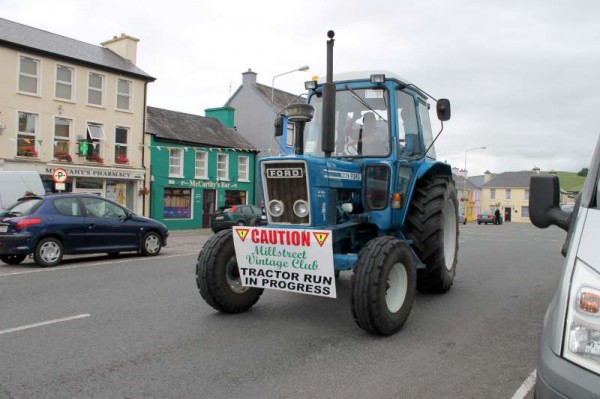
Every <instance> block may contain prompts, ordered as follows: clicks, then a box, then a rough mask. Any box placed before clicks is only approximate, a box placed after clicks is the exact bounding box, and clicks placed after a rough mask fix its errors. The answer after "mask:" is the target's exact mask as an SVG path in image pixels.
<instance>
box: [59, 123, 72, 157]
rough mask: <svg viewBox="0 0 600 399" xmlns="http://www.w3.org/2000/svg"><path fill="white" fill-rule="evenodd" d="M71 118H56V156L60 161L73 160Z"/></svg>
mask: <svg viewBox="0 0 600 399" xmlns="http://www.w3.org/2000/svg"><path fill="white" fill-rule="evenodd" d="M72 123H73V121H71V120H70V119H65V118H54V158H56V159H58V160H59V161H66V162H71V161H72V160H73V158H72V157H71V149H70V144H71V141H70V140H71V129H72Z"/></svg>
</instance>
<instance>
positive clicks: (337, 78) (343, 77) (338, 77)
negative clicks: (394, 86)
mask: <svg viewBox="0 0 600 399" xmlns="http://www.w3.org/2000/svg"><path fill="white" fill-rule="evenodd" d="M381 74H383V75H385V79H386V80H396V81H398V82H399V83H404V84H411V82H410V81H409V80H408V79H404V78H402V77H400V76H398V75H396V74H395V73H393V72H390V71H385V70H372V71H354V72H343V73H338V74H334V75H333V81H334V82H335V83H338V82H352V81H357V80H367V81H368V80H369V78H370V77H371V75H381ZM317 83H318V84H323V83H325V76H319V80H318V81H317Z"/></svg>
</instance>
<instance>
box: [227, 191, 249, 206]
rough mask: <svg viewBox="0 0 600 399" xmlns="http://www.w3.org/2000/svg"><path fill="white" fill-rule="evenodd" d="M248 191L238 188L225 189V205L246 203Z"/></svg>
mask: <svg viewBox="0 0 600 399" xmlns="http://www.w3.org/2000/svg"><path fill="white" fill-rule="evenodd" d="M246 198H247V193H246V192H245V191H238V190H225V205H244V204H246Z"/></svg>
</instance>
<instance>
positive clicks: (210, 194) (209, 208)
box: [202, 190, 217, 229]
mask: <svg viewBox="0 0 600 399" xmlns="http://www.w3.org/2000/svg"><path fill="white" fill-rule="evenodd" d="M216 198H217V192H216V191H215V190H204V191H203V192H202V228H204V229H206V228H208V227H209V225H210V215H211V214H212V213H213V212H214V211H215V209H216V208H215V202H216V201H215V200H216Z"/></svg>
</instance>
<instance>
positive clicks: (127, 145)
mask: <svg viewBox="0 0 600 399" xmlns="http://www.w3.org/2000/svg"><path fill="white" fill-rule="evenodd" d="M118 129H123V130H125V137H126V140H127V142H126V143H125V144H123V143H119V142H117V130H118ZM130 142H131V127H129V126H124V125H116V126H115V140H114V146H113V155H114V156H113V162H114V163H115V164H118V165H129V164H131V159H130V155H131V152H130V151H129V149H130V147H131V145H130ZM120 147H125V158H126V159H127V162H117V156H118V155H117V149H119V148H120Z"/></svg>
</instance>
